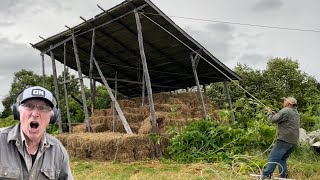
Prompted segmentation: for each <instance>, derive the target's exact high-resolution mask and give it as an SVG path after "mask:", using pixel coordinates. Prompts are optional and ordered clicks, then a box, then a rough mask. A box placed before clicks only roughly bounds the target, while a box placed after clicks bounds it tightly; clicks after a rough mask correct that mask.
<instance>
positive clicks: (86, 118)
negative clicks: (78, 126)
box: [72, 33, 91, 132]
mask: <svg viewBox="0 0 320 180" xmlns="http://www.w3.org/2000/svg"><path fill="white" fill-rule="evenodd" d="M72 42H73V50H74V56H75V58H76V63H77V69H78V74H79V78H80V79H79V81H80V89H81V95H82V103H83V110H84V114H85V123H86V131H87V132H90V131H91V126H90V119H89V113H88V108H87V98H86V94H85V92H84V84H83V79H82V71H81V64H80V58H79V54H78V47H77V42H76V38H75V36H74V34H73V33H72Z"/></svg>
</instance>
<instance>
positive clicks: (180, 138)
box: [167, 120, 275, 162]
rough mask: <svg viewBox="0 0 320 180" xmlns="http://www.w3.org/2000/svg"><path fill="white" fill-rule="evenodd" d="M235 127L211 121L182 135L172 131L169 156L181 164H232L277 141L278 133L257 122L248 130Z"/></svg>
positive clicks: (192, 126)
mask: <svg viewBox="0 0 320 180" xmlns="http://www.w3.org/2000/svg"><path fill="white" fill-rule="evenodd" d="M236 125H237V124H236V123H235V124H232V125H231V126H226V125H219V124H218V123H216V122H214V121H212V120H197V121H193V122H192V123H190V124H189V125H188V126H186V127H185V128H183V129H182V131H181V132H178V131H175V132H173V131H171V133H172V132H173V133H174V134H173V135H174V136H173V138H172V139H171V140H170V145H169V147H168V148H167V155H168V156H169V157H170V158H172V159H173V160H176V161H178V162H197V161H206V162H215V161H227V162H230V161H231V159H232V157H233V156H234V155H238V154H243V153H247V152H248V151H251V150H252V149H253V148H254V149H258V148H265V147H266V146H269V145H270V144H271V143H272V140H273V139H274V134H275V130H274V128H272V127H270V126H268V125H265V124H262V123H258V122H256V123H252V127H248V128H247V129H243V128H239V127H236ZM265 134H268V135H265ZM252 137H254V138H252Z"/></svg>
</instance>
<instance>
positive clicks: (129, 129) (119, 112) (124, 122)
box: [93, 57, 133, 134]
mask: <svg viewBox="0 0 320 180" xmlns="http://www.w3.org/2000/svg"><path fill="white" fill-rule="evenodd" d="M93 61H94V63H95V65H96V68H97V70H98V72H99V75H100V76H101V79H102V81H103V83H104V85H105V86H106V88H107V91H108V93H109V96H110V98H111V100H112V101H114V105H115V108H116V110H117V112H118V114H119V117H120V119H121V121H122V124H123V126H124V129H125V130H126V132H127V133H128V134H133V133H132V130H131V128H130V126H129V124H128V122H127V120H126V118H125V116H124V114H123V112H122V110H121V108H120V106H119V103H118V101H117V100H116V99H115V97H114V95H113V93H112V91H111V88H110V86H109V84H108V82H107V80H106V78H105V77H104V75H103V73H102V71H101V69H100V66H99V64H98V62H97V60H96V59H95V58H94V57H93Z"/></svg>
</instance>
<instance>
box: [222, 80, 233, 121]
mask: <svg viewBox="0 0 320 180" xmlns="http://www.w3.org/2000/svg"><path fill="white" fill-rule="evenodd" d="M223 89H224V94H225V96H226V100H227V102H228V109H229V110H230V111H231V121H235V116H234V112H233V110H232V102H231V97H230V93H229V86H228V83H227V81H226V80H224V81H223Z"/></svg>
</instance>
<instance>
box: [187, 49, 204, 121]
mask: <svg viewBox="0 0 320 180" xmlns="http://www.w3.org/2000/svg"><path fill="white" fill-rule="evenodd" d="M190 58H191V63H192V70H193V75H194V79H195V81H196V84H197V89H198V96H199V100H200V103H201V107H202V116H203V118H204V119H208V115H207V111H206V106H205V104H204V100H203V96H202V92H201V88H200V83H199V79H198V74H197V66H198V62H199V59H200V56H199V54H196V55H195V57H193V55H192V54H190Z"/></svg>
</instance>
